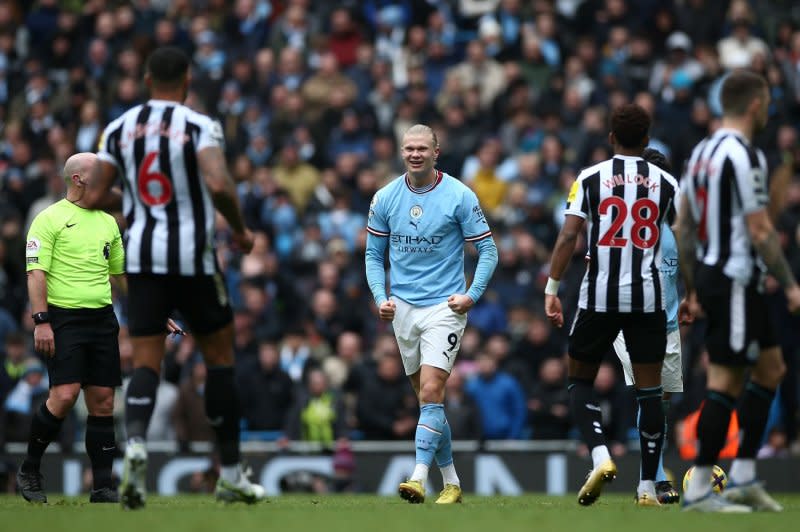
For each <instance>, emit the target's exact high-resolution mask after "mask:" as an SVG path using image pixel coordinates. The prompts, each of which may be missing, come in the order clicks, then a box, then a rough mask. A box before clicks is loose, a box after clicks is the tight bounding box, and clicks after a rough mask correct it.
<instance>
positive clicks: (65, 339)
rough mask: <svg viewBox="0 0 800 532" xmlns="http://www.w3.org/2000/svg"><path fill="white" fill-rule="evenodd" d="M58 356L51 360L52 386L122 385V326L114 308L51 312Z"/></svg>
mask: <svg viewBox="0 0 800 532" xmlns="http://www.w3.org/2000/svg"><path fill="white" fill-rule="evenodd" d="M48 313H49V314H50V325H51V327H52V328H53V336H54V340H55V348H56V349H55V351H56V352H55V355H54V356H52V357H46V358H47V373H48V375H49V378H50V386H57V385H60V384H74V383H76V382H77V383H80V384H81V386H87V385H88V386H108V387H111V388H114V387H117V386H121V385H122V374H121V372H120V361H119V323H117V317H116V316H115V315H114V309H113V308H112V307H111V305H109V306H107V307H102V308H96V309H94V308H87V309H65V308H59V307H54V306H52V305H50V306H49V308H48Z"/></svg>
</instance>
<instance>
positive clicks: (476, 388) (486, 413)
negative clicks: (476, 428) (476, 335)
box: [466, 353, 527, 440]
mask: <svg viewBox="0 0 800 532" xmlns="http://www.w3.org/2000/svg"><path fill="white" fill-rule="evenodd" d="M466 389H467V393H468V394H469V395H470V396H471V397H472V400H473V401H475V403H476V404H477V405H478V411H479V412H480V416H481V421H482V426H483V437H484V438H485V439H487V440H513V439H520V438H523V437H524V434H523V431H524V429H525V423H526V421H527V419H526V416H527V408H526V405H525V392H524V391H523V390H522V386H520V384H519V382H517V380H516V379H514V377H512V376H511V375H509V374H508V373H506V372H504V371H498V369H497V360H495V359H494V358H493V357H492V356H491V355H489V354H488V353H481V354H479V355H478V373H477V374H476V375H475V376H474V377H473V378H472V379H470V381H469V382H468V383H467V387H466Z"/></svg>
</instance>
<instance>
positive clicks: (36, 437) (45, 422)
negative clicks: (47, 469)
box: [22, 403, 64, 472]
mask: <svg viewBox="0 0 800 532" xmlns="http://www.w3.org/2000/svg"><path fill="white" fill-rule="evenodd" d="M63 422H64V420H63V419H59V418H57V417H56V416H54V415H53V413H52V412H50V410H48V409H47V403H42V406H41V407H40V408H39V410H37V411H36V413H35V414H34V415H33V420H32V421H31V433H30V436H29V437H28V455H27V456H26V457H25V460H24V461H23V462H22V470H23V471H25V472H33V471H39V465H40V464H41V463H42V455H43V454H44V451H45V449H47V446H48V445H50V442H51V441H53V440H55V439H56V438H57V437H58V432H59V431H60V430H61V424H62V423H63Z"/></svg>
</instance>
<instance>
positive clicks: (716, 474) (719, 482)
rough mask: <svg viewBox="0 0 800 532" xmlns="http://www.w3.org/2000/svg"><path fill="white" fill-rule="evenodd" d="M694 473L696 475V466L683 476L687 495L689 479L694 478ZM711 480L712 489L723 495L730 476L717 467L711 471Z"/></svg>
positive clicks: (684, 490)
mask: <svg viewBox="0 0 800 532" xmlns="http://www.w3.org/2000/svg"><path fill="white" fill-rule="evenodd" d="M692 473H694V466H692V467H690V468H689V469H688V470H687V471H686V474H685V475H683V492H684V493H686V490H687V489H688V488H689V479H690V478H692ZM709 480H710V481H711V489H712V490H714V492H716V493H722V490H724V489H725V485H726V484H727V483H728V475H726V474H725V470H724V469H722V468H721V467H720V466H718V465H715V466H714V467H713V469H711V478H710V479H709Z"/></svg>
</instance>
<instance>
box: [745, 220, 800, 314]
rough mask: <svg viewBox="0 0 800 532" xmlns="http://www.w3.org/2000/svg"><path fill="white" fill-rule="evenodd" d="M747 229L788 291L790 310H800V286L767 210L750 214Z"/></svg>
mask: <svg viewBox="0 0 800 532" xmlns="http://www.w3.org/2000/svg"><path fill="white" fill-rule="evenodd" d="M747 230H748V231H749V232H750V237H751V238H752V239H753V246H754V247H755V248H756V251H758V254H759V255H760V256H761V258H762V260H763V261H764V264H766V266H767V270H768V271H769V273H770V274H772V276H773V277H775V279H776V280H777V281H778V284H780V285H781V287H782V288H783V290H784V291H785V292H786V299H787V300H788V305H789V310H790V311H792V312H798V311H800V287H798V285H797V281H796V280H795V278H794V274H793V273H792V268H791V267H790V266H789V262H788V261H787V260H786V257H785V256H784V255H783V250H782V249H781V243H780V239H779V238H778V232H777V231H775V227H774V226H773V225H772V222H771V221H770V219H769V215H768V214H767V211H766V210H760V211H756V212H753V213H750V214H748V215H747Z"/></svg>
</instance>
